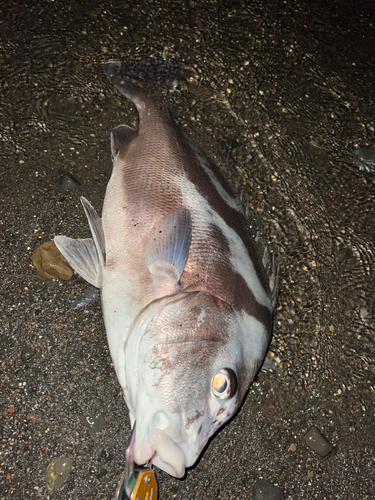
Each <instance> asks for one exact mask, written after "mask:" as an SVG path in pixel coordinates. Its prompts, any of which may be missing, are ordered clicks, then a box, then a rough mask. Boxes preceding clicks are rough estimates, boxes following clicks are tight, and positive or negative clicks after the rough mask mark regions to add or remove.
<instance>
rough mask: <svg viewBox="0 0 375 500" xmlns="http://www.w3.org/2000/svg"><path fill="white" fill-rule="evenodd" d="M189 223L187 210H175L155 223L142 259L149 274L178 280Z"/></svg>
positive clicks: (187, 247)
mask: <svg viewBox="0 0 375 500" xmlns="http://www.w3.org/2000/svg"><path fill="white" fill-rule="evenodd" d="M191 235H192V223H191V217H190V211H189V210H188V209H187V208H184V207H182V208H179V209H178V210H175V211H174V212H171V213H170V214H168V215H166V216H165V217H163V218H162V219H161V220H160V221H159V222H157V223H156V224H155V226H154V227H153V229H152V230H151V233H150V235H149V236H148V239H147V242H146V246H145V250H144V257H145V260H146V263H147V266H148V268H149V271H150V273H151V274H154V275H163V276H165V277H168V278H170V279H171V280H173V281H177V282H178V281H179V280H180V276H181V274H182V272H183V270H184V268H185V265H186V262H187V260H188V257H189V250H190V244H191Z"/></svg>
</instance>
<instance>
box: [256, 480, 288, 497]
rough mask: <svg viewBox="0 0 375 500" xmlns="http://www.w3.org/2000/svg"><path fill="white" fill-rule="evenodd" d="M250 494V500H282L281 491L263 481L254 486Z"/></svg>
mask: <svg viewBox="0 0 375 500" xmlns="http://www.w3.org/2000/svg"><path fill="white" fill-rule="evenodd" d="M252 493H253V496H252V500H284V493H283V491H282V490H281V489H280V488H278V487H277V486H274V485H273V484H272V483H270V482H269V481H266V480H265V479H260V480H259V481H257V482H256V483H255V484H254V486H253V492H252Z"/></svg>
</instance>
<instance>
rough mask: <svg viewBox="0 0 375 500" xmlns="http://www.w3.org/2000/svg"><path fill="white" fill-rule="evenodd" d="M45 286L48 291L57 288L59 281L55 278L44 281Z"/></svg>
mask: <svg viewBox="0 0 375 500" xmlns="http://www.w3.org/2000/svg"><path fill="white" fill-rule="evenodd" d="M46 288H47V290H49V291H53V290H57V289H58V288H59V282H58V281H56V280H49V281H46Z"/></svg>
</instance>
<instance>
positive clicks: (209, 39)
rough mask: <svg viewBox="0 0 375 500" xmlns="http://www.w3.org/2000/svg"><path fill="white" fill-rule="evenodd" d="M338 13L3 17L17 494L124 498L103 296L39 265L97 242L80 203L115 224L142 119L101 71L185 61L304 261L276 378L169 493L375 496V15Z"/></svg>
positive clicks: (5, 275) (211, 139)
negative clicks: (128, 62) (145, 60)
mask: <svg viewBox="0 0 375 500" xmlns="http://www.w3.org/2000/svg"><path fill="white" fill-rule="evenodd" d="M326 4H327V2H323V0H317V1H314V2H307V1H306V2H303V1H302V0H299V1H298V0H295V1H292V0H286V1H277V0H273V1H269V2H267V1H265V0H264V1H262V2H259V1H252V0H250V1H248V2H241V1H235V2H226V1H214V0H213V1H211V2H209V1H207V2H204V3H198V2H194V1H190V2H189V1H181V2H178V1H176V2H158V1H152V0H150V1H145V2H141V3H130V2H129V3H128V4H127V5H125V3H124V2H120V1H106V2H105V1H95V0H94V1H92V2H73V1H71V0H70V1H69V0H68V1H60V0H58V1H53V0H51V1H39V2H31V1H26V2H23V3H22V4H21V3H18V2H15V1H10V0H5V1H4V2H2V3H1V6H0V11H1V12H0V55H1V66H0V86H1V106H0V138H1V140H2V144H1V150H0V195H1V204H0V223H1V238H0V250H1V251H0V262H1V287H0V289H1V323H0V326H1V337H0V360H1V386H0V402H1V438H0V439H1V441H0V453H1V454H0V499H3V498H4V499H7V498H15V499H26V498H27V499H32V498H36V499H39V498H40V499H47V498H54V499H59V500H60V499H64V500H66V499H74V500H75V499H111V498H113V495H114V492H115V489H116V486H117V484H118V481H119V479H120V476H121V474H122V472H123V468H124V453H125V446H126V443H127V440H128V437H129V433H130V428H129V419H128V415H127V409H126V406H125V403H124V401H123V398H122V395H121V391H120V386H119V384H118V382H117V380H116V376H115V373H114V370H113V367H112V364H111V360H110V356H109V351H108V347H107V343H106V337H105V331H104V326H103V320H102V315H101V309H100V303H99V301H96V302H95V303H94V304H91V305H89V306H88V307H86V308H81V309H71V307H70V304H71V302H72V301H74V299H75V298H76V296H77V294H79V293H80V292H82V291H83V290H84V289H85V288H86V284H85V283H84V282H83V280H82V279H81V278H80V277H79V276H77V275H75V276H74V277H73V278H72V280H71V281H69V282H63V281H49V282H43V281H42V280H40V279H38V278H37V276H36V269H35V268H34V267H33V266H32V263H31V254H32V252H33V251H34V250H35V248H36V247H37V246H39V245H40V244H41V243H43V242H45V241H49V240H51V239H52V238H53V237H54V235H56V234H65V235H68V236H72V237H88V236H89V229H88V225H87V222H86V220H85V216H84V213H83V209H82V207H81V204H80V202H79V197H80V196H85V197H87V198H88V199H89V200H90V202H91V203H92V204H93V206H94V207H95V208H96V209H97V210H98V211H99V212H100V210H101V206H102V202H103V198H104V191H105V187H106V183H107V181H108V179H109V176H110V173H111V159H110V146H109V133H110V131H111V129H112V128H114V127H115V126H117V125H119V124H120V123H126V124H129V125H133V126H135V125H136V112H135V110H134V109H133V108H132V106H131V104H130V103H129V102H127V101H126V100H125V99H122V98H121V96H120V94H119V93H118V92H117V91H116V90H115V89H114V88H112V87H111V85H110V84H109V83H108V81H107V80H106V78H105V77H104V75H103V74H102V70H101V64H102V63H103V62H105V61H106V60H107V59H109V58H118V57H122V56H133V57H134V56H149V55H152V54H174V53H179V54H180V56H181V57H182V60H183V62H184V64H185V68H186V81H184V82H182V83H181V85H180V86H179V88H178V91H177V92H176V93H175V96H174V101H175V111H176V115H177V117H178V119H179V120H180V123H181V124H182V125H183V126H184V128H185V130H186V133H187V134H188V135H189V136H190V137H191V138H192V139H193V140H194V141H195V142H196V143H197V144H198V145H200V147H201V148H202V149H204V150H205V152H206V153H207V154H208V155H210V156H211V157H216V156H220V155H221V156H224V158H225V157H228V155H226V153H224V155H223V154H222V153H223V152H222V146H221V145H222V143H223V141H224V144H226V146H227V149H228V146H232V147H233V146H235V149H234V151H233V156H234V160H231V161H230V162H229V160H228V161H227V162H226V165H225V166H226V171H227V173H228V175H230V176H231V177H232V178H233V179H234V180H235V181H238V182H239V184H240V186H241V188H242V190H243V200H244V203H245V204H247V205H249V208H250V212H251V213H253V214H254V220H255V221H256V222H254V224H253V229H252V230H253V231H256V228H257V229H259V228H260V229H261V233H262V240H263V242H264V241H268V243H269V247H270V249H271V250H272V251H273V252H275V253H276V254H277V255H278V259H279V261H280V263H281V266H282V267H281V293H280V298H279V303H278V307H277V311H276V314H275V322H274V335H273V340H272V343H271V346H270V350H269V353H268V358H267V362H266V367H267V368H268V369H267V370H263V371H261V372H260V374H259V375H258V377H257V379H256V381H255V382H254V384H253V385H252V387H251V389H250V391H249V394H248V397H247V398H246V400H245V403H244V404H243V406H242V408H241V410H240V412H239V413H238V414H237V416H236V417H235V418H234V419H233V421H232V422H231V423H230V424H229V425H228V426H226V427H225V429H223V430H221V431H220V432H219V433H218V435H217V436H216V437H215V438H214V439H213V440H212V441H211V442H210V443H209V444H208V446H207V448H206V450H205V453H204V454H203V457H202V458H201V460H200V461H199V462H198V464H197V465H196V466H195V467H194V468H193V469H191V470H189V471H188V473H187V475H186V477H185V478H184V479H183V480H177V479H174V478H171V477H170V476H168V475H167V474H165V473H162V472H158V471H157V478H158V482H159V492H160V500H166V499H184V500H185V499H186V500H193V499H196V498H203V499H205V500H206V499H207V500H210V499H212V500H213V499H215V500H216V499H223V500H224V499H225V500H229V499H232V500H237V499H241V500H242V499H248V500H251V499H259V498H263V499H265V498H269V499H272V498H273V499H276V498H280V492H282V493H283V496H284V498H285V499H288V500H291V499H300V498H303V499H319V500H321V499H345V500H347V499H353V500H354V499H355V500H362V499H372V498H375V477H374V468H375V394H374V388H375V348H374V342H375V338H374V336H375V320H374V315H375V303H374V299H373V298H374V292H375V283H374V273H375V260H374V250H375V249H374V235H375V217H374V215H375V203H374V201H375V177H374V175H373V171H372V170H371V168H373V167H371V165H373V161H374V156H373V155H372V154H371V153H369V155H368V157H369V158H370V167H371V168H368V169H366V168H365V169H363V170H361V169H360V168H359V166H358V164H357V163H356V161H355V159H354V158H353V156H352V154H351V152H352V151H353V150H355V149H357V148H369V149H375V133H374V126H375V124H374V119H375V118H374V117H375V103H374V95H375V94H374V83H373V82H374V81H375V78H374V77H375V36H374V25H375V10H374V7H373V4H372V2H370V1H367V2H365V1H362V0H357V1H354V0H353V1H350V0H348V1H346V2H345V1H344V0H336V1H332V2H329V5H330V6H329V7H327V5H326ZM357 156H358V155H357ZM371 162H372V163H371ZM64 175H68V176H70V178H71V179H73V181H74V182H75V183H76V184H75V185H74V187H75V189H73V190H70V189H66V188H65V187H64V186H66V183H65V184H64V185H63V186H62V185H61V179H62V177H63V176H64ZM69 182H70V181H69ZM69 182H68V184H69ZM313 426H314V427H316V430H314V429H313V430H311V428H313ZM307 432H310V433H311V432H312V433H313V439H316V440H318V445H317V448H316V449H315V451H313V449H311V448H310V447H309V446H308V443H307V442H306V438H305V436H306V433H307ZM307 435H308V436H309V435H310V434H307ZM320 439H323V441H319V440H320ZM324 439H325V440H327V441H324ZM327 442H328V444H327ZM329 444H331V445H332V446H333V451H332V452H331V453H329V454H327V455H326V456H322V455H321V454H319V450H320V449H322V448H321V447H323V448H324V446H329ZM324 449H327V448H324ZM58 459H59V460H58ZM49 464H50V467H49V469H48V474H49V475H48V474H47V475H46V469H47V466H48V465H49ZM51 464H52V465H51ZM56 464H65V465H62V467H63V471H60V472H61V473H62V474H63V476H59V477H57V476H56V474H57V475H59V474H60V472H56V467H57V466H58V465H56ZM69 464H70V466H71V470H70V468H69V467H68V466H69ZM68 469H69V470H68ZM51 471H52V472H51ZM52 473H53V474H55V476H53V477H52V475H51V474H52ZM65 475H66V478H65ZM47 476H48V477H47ZM61 477H63V479H64V481H63V486H62V487H59V488H58V487H57V486H56V485H58V486H60V482H61V481H60V479H61ZM46 479H47V481H46ZM258 481H263V482H258ZM54 485H55V486H56V487H55V486H54ZM272 485H274V486H276V487H277V488H276V489H273V490H272V488H271V486H272ZM47 486H48V487H49V488H50V489H48V487H47ZM51 488H52V492H51V491H50V490H51ZM54 488H55V489H54ZM267 488H268V489H267ZM262 491H263V493H262ZM264 491H266V493H264ZM267 491H268V493H267ZM270 491H271V493H269V492H270ZM262 495H263V496H262ZM265 495H268V497H266V496H265ZM270 495H271V496H270ZM272 495H273V496H272Z"/></svg>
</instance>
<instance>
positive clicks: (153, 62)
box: [103, 57, 181, 106]
mask: <svg viewBox="0 0 375 500" xmlns="http://www.w3.org/2000/svg"><path fill="white" fill-rule="evenodd" d="M180 69H181V59H180V58H179V57H173V58H168V59H163V58H161V57H152V58H149V59H125V60H120V59H110V60H109V61H108V62H106V63H105V64H104V65H103V70H104V73H105V75H106V76H107V77H108V79H109V80H110V82H112V83H113V85H114V86H115V87H116V88H117V89H118V90H119V91H120V92H121V93H122V94H123V95H124V96H125V97H127V98H128V99H130V100H131V101H132V102H134V104H136V105H137V106H138V105H139V104H140V101H143V100H144V99H145V98H147V97H153V98H155V97H158V98H159V99H162V98H163V97H164V96H165V94H166V93H167V92H168V91H170V90H173V89H174V88H175V87H176V85H177V80H178V77H179V74H180Z"/></svg>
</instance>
